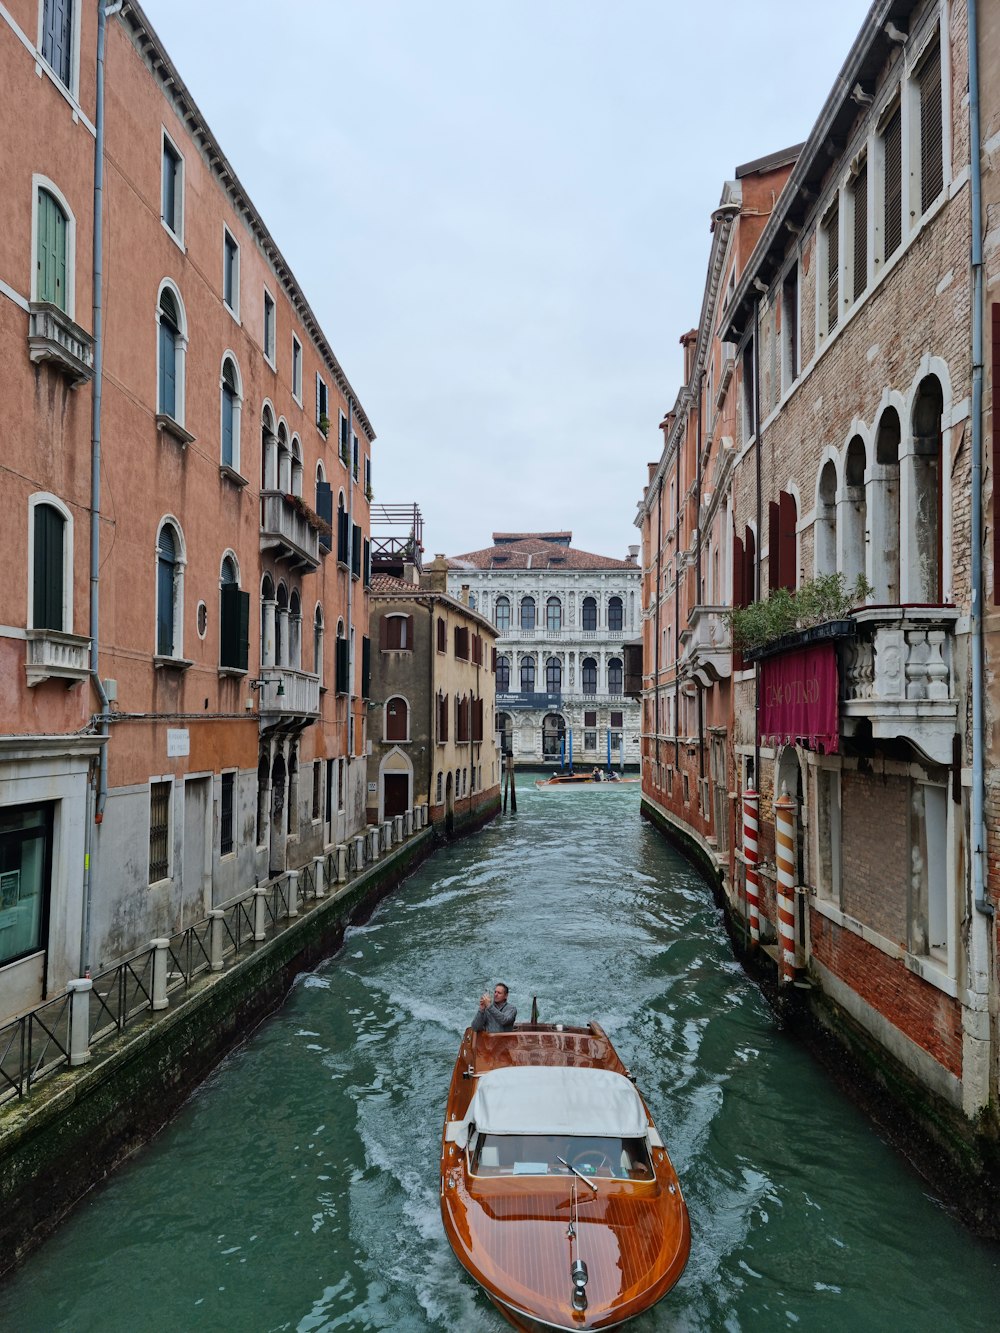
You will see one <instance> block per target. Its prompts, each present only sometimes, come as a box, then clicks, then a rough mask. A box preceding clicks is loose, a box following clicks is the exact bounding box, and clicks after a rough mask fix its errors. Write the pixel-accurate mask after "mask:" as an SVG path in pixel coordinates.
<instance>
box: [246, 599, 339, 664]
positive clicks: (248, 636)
mask: <svg viewBox="0 0 1000 1333" xmlns="http://www.w3.org/2000/svg"><path fill="white" fill-rule="evenodd" d="M237 600H238V603H239V639H238V653H237V659H236V665H237V666H238V667H239V668H240V670H241V671H246V669H247V667H248V665H249V662H250V594H249V593H248V592H241V593H240V594H239V597H238V599H237ZM316 670H317V671H318V670H319V667H318V666H317V667H316Z"/></svg>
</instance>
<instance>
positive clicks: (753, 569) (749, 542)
mask: <svg viewBox="0 0 1000 1333" xmlns="http://www.w3.org/2000/svg"><path fill="white" fill-rule="evenodd" d="M743 598H744V601H743V605H744V606H749V605H750V604H751V602H754V601H756V600H757V540H756V537H755V536H754V530H753V528H751V527H750V525H749V523H748V524H747V526H746V527H745V528H744V529H743Z"/></svg>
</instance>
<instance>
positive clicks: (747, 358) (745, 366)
mask: <svg viewBox="0 0 1000 1333" xmlns="http://www.w3.org/2000/svg"><path fill="white" fill-rule="evenodd" d="M741 364H742V372H743V373H742V380H743V399H742V401H743V439H744V441H746V440H749V439H750V437H751V436H752V435H753V433H754V430H755V429H756V423H755V421H754V410H753V398H754V393H753V389H754V385H753V341H752V340H751V341H750V342H748V343H747V345H746V347H744V349H743V356H742V359H741ZM673 521H674V486H673V483H671V486H670V522H671V524H673Z"/></svg>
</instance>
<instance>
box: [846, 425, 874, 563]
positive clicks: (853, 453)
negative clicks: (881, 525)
mask: <svg viewBox="0 0 1000 1333" xmlns="http://www.w3.org/2000/svg"><path fill="white" fill-rule="evenodd" d="M867 464H868V458H867V454H866V451H865V442H864V440H863V439H862V438H861V436H860V435H855V436H854V437H853V438H852V440H851V441H850V443H849V444H848V446H847V457H846V459H845V461H844V505H843V510H842V513H843V525H844V532H843V570H844V578H845V579H846V580H847V584H848V587H850V586H851V585H852V584H853V583H855V581H856V580H857V577H858V575H859V574H864V573H866V572H867V568H868V559H867V557H868V551H867V545H868V500H867V496H866V493H865V469H866V467H867Z"/></svg>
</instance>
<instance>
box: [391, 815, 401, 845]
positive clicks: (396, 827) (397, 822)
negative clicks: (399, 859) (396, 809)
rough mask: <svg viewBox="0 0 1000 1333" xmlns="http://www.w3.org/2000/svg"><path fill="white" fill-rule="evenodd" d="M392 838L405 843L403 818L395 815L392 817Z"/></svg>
mask: <svg viewBox="0 0 1000 1333" xmlns="http://www.w3.org/2000/svg"><path fill="white" fill-rule="evenodd" d="M392 836H393V837H394V838H395V840H396V841H397V842H402V841H403V816H402V815H393V817H392Z"/></svg>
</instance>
